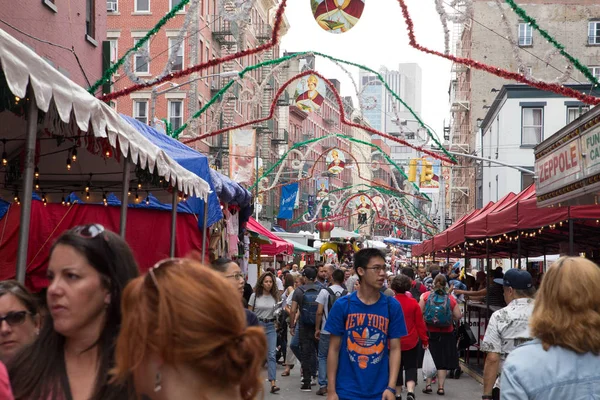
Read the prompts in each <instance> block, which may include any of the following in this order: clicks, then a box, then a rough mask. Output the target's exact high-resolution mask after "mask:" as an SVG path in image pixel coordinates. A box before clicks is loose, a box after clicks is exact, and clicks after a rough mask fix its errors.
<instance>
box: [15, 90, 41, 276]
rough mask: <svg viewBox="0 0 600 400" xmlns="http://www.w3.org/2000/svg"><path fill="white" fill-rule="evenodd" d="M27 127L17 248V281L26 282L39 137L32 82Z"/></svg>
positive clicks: (29, 93) (29, 92)
mask: <svg viewBox="0 0 600 400" xmlns="http://www.w3.org/2000/svg"><path fill="white" fill-rule="evenodd" d="M27 97H28V98H29V99H28V102H27V111H26V113H27V128H26V135H27V136H26V138H25V159H24V160H23V161H24V163H23V164H24V165H23V200H22V203H21V217H20V222H19V223H20V229H19V248H18V250H17V270H16V278H17V281H19V282H20V283H22V284H24V283H25V274H26V271H27V250H28V247H29V228H30V223H31V202H32V195H33V170H34V169H35V147H36V138H37V121H38V108H37V104H36V101H35V94H34V93H33V88H32V87H31V84H30V85H29V86H28V87H27Z"/></svg>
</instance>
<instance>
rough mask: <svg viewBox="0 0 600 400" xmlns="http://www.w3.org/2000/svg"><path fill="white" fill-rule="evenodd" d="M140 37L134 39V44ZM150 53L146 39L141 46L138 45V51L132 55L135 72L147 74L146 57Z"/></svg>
mask: <svg viewBox="0 0 600 400" xmlns="http://www.w3.org/2000/svg"><path fill="white" fill-rule="evenodd" d="M140 40H142V39H134V40H133V44H134V46H135V45H136V44H137V43H138V42H139V41H140ZM149 55H150V42H149V41H147V42H146V43H144V45H143V46H142V47H140V51H139V52H137V53H135V55H134V56H133V68H134V70H135V72H136V73H137V74H148V73H150V59H149V58H148V57H149Z"/></svg>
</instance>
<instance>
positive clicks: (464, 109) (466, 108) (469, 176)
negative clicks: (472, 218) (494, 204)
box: [449, 6, 476, 221]
mask: <svg viewBox="0 0 600 400" xmlns="http://www.w3.org/2000/svg"><path fill="white" fill-rule="evenodd" d="M459 10H460V11H463V12H465V11H466V8H465V7H464V6H463V7H461V8H459ZM471 35H472V30H471V19H467V20H466V22H464V23H462V24H459V23H455V24H454V26H453V31H452V36H453V38H452V53H453V54H454V55H456V56H457V57H464V58H470V57H471V44H472V43H471ZM450 100H451V107H450V113H451V122H450V131H451V139H450V151H453V152H457V153H465V154H469V153H471V152H472V151H473V150H474V149H475V141H476V136H475V134H474V133H473V129H472V126H471V70H470V68H469V67H467V66H465V65H462V64H458V63H453V65H452V81H451V84H450ZM457 162H458V165H457V168H453V169H452V174H451V182H450V191H449V193H450V206H451V216H452V219H453V220H454V221H456V220H458V219H459V218H460V217H462V216H463V215H465V214H466V213H467V212H469V211H470V210H471V208H472V207H471V206H470V204H471V203H472V201H471V198H472V197H474V194H475V179H474V175H473V172H474V169H473V168H474V166H475V165H474V164H473V163H472V162H471V161H470V160H469V159H467V158H464V157H460V156H459V157H457Z"/></svg>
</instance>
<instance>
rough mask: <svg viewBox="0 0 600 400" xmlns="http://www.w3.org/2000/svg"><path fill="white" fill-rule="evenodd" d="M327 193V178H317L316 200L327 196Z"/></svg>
mask: <svg viewBox="0 0 600 400" xmlns="http://www.w3.org/2000/svg"><path fill="white" fill-rule="evenodd" d="M328 194H329V178H317V200H323V199H326V198H327V195H328Z"/></svg>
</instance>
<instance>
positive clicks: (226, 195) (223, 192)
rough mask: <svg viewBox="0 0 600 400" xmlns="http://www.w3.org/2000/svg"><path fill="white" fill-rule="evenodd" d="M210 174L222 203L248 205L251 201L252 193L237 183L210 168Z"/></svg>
mask: <svg viewBox="0 0 600 400" xmlns="http://www.w3.org/2000/svg"><path fill="white" fill-rule="evenodd" d="M210 176H211V178H212V182H213V184H214V185H215V190H216V191H217V195H218V196H219V200H221V201H222V202H223V203H227V204H234V205H238V206H240V207H246V206H248V205H250V203H251V202H252V194H251V193H250V192H249V191H248V190H246V189H245V188H243V187H242V186H240V184H239V183H237V182H234V181H232V180H231V179H229V178H228V177H226V176H225V175H223V174H221V173H219V172H217V171H215V170H214V169H211V170H210Z"/></svg>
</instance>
